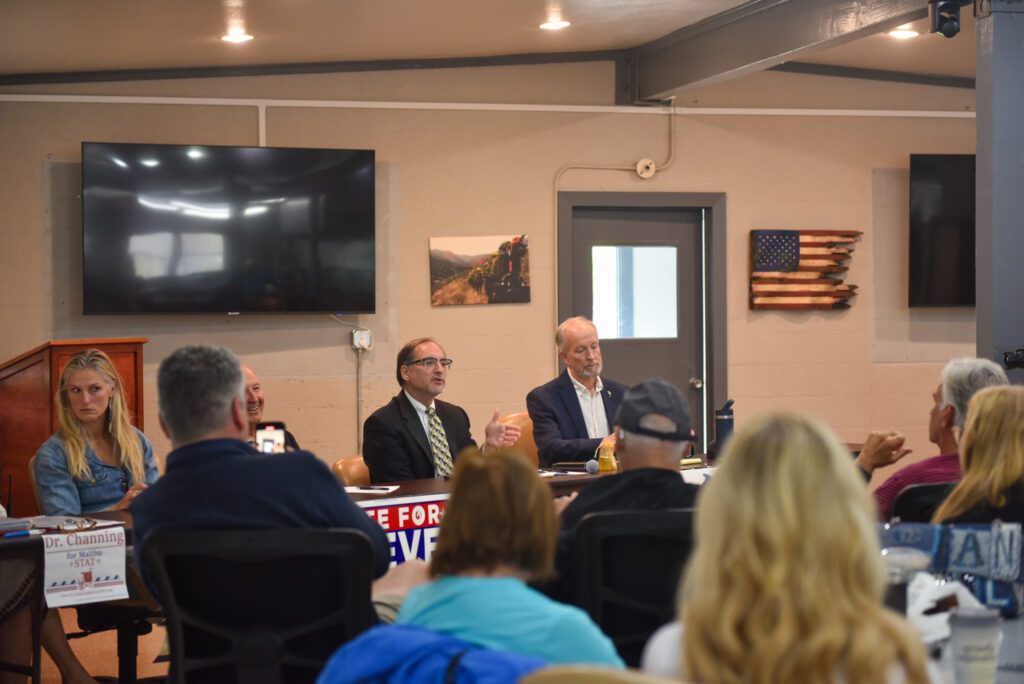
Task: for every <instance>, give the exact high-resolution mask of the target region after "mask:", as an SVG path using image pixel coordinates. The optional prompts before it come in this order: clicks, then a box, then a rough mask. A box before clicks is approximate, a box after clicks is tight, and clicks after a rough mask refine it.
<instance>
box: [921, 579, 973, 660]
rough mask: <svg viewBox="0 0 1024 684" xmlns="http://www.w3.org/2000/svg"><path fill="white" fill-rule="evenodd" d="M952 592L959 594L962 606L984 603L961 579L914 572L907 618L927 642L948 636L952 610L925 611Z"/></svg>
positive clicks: (958, 598) (958, 602) (930, 642)
mask: <svg viewBox="0 0 1024 684" xmlns="http://www.w3.org/2000/svg"><path fill="white" fill-rule="evenodd" d="M950 596H955V597H956V601H957V605H959V606H964V607H970V608H982V607H983V606H982V605H981V603H980V602H979V601H978V599H976V598H975V597H974V594H972V593H971V590H970V589H968V588H967V587H965V586H964V585H963V584H961V583H960V582H957V581H955V580H948V581H942V580H937V579H936V578H935V577H934V576H932V575H930V574H928V573H927V572H919V573H917V574H916V575H914V578H913V579H912V580H911V581H910V584H909V585H908V586H907V620H909V621H910V624H912V625H913V626H914V628H915V629H917V632H918V634H920V635H921V640H922V641H923V642H924V643H926V644H935V643H938V642H940V641H942V640H943V639H948V638H949V635H950V628H949V612H948V611H942V612H939V613H934V614H932V615H926V614H925V611H927V610H930V609H932V608H934V607H935V606H936V604H938V603H939V602H940V601H942V600H943V599H945V598H948V597H950Z"/></svg>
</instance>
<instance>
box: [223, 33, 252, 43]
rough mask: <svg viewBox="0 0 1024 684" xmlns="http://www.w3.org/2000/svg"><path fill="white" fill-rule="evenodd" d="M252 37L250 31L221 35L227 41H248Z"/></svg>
mask: <svg viewBox="0 0 1024 684" xmlns="http://www.w3.org/2000/svg"><path fill="white" fill-rule="evenodd" d="M252 38H253V37H252V36H251V35H249V34H248V33H228V34H225V35H223V36H221V37H220V39H221V40H223V41H224V42H225V43H247V42H249V41H250V40H252Z"/></svg>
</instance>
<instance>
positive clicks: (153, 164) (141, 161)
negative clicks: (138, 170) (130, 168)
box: [139, 159, 160, 168]
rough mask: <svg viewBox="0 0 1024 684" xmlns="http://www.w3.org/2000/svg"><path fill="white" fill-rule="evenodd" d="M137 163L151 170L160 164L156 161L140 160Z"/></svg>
mask: <svg viewBox="0 0 1024 684" xmlns="http://www.w3.org/2000/svg"><path fill="white" fill-rule="evenodd" d="M139 163H140V164H142V165H143V166H148V167H149V168H153V167H154V166H160V162H159V161H158V160H156V159H140V160H139Z"/></svg>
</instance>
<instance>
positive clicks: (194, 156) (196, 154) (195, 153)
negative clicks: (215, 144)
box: [185, 148, 206, 159]
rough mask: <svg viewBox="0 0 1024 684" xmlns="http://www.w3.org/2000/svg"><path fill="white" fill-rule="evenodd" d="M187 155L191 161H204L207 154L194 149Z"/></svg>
mask: <svg viewBox="0 0 1024 684" xmlns="http://www.w3.org/2000/svg"><path fill="white" fill-rule="evenodd" d="M185 154H187V155H188V158H189V159H202V158H203V157H205V156H206V153H205V152H203V151H202V150H197V149H195V148H192V149H191V150H189V151H188V152H186V153H185Z"/></svg>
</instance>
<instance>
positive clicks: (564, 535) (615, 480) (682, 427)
mask: <svg viewBox="0 0 1024 684" xmlns="http://www.w3.org/2000/svg"><path fill="white" fill-rule="evenodd" d="M615 434H616V438H617V443H616V445H615V453H616V455H617V456H618V457H619V468H620V472H619V473H618V474H616V475H609V476H607V477H602V478H600V479H599V480H598V481H597V482H595V483H593V484H592V485H590V486H588V487H587V488H586V489H584V490H583V491H582V492H580V493H579V495H578V496H577V495H575V494H574V495H571V496H564V497H559V498H558V499H555V509H556V510H558V511H560V512H561V522H562V524H561V532H560V533H559V535H558V548H557V551H556V554H555V568H556V570H557V571H558V581H556V582H555V583H553V584H552V585H551V586H550V587H548V588H546V591H547V592H548V593H549V594H551V595H552V596H554V597H556V598H559V599H561V600H567V601H572V599H573V595H574V593H575V580H574V575H575V572H576V568H575V566H574V564H573V556H574V551H575V546H574V543H575V539H576V526H577V525H578V524H579V522H580V520H582V519H583V516H585V515H587V514H588V513H599V512H603V511H629V510H666V509H670V508H693V506H694V502H695V499H696V496H697V491H698V487H697V486H696V485H691V484H687V483H686V482H684V481H683V478H682V475H681V474H680V473H679V461H680V459H682V458H683V456H684V455H685V454H686V451H687V449H688V448H689V446H690V440H691V439H693V438H692V437H691V436H690V414H689V410H688V407H687V403H686V397H684V396H683V393H682V392H681V391H679V388H677V387H676V386H675V385H673V384H672V383H670V382H667V381H665V380H660V379H652V380H646V381H644V382H642V383H640V384H639V385H636V386H634V387H631V388H629V389H628V390H627V391H626V393H625V396H624V398H623V400H622V406H621V408H620V409H619V413H618V416H617V417H616V418H615Z"/></svg>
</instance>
